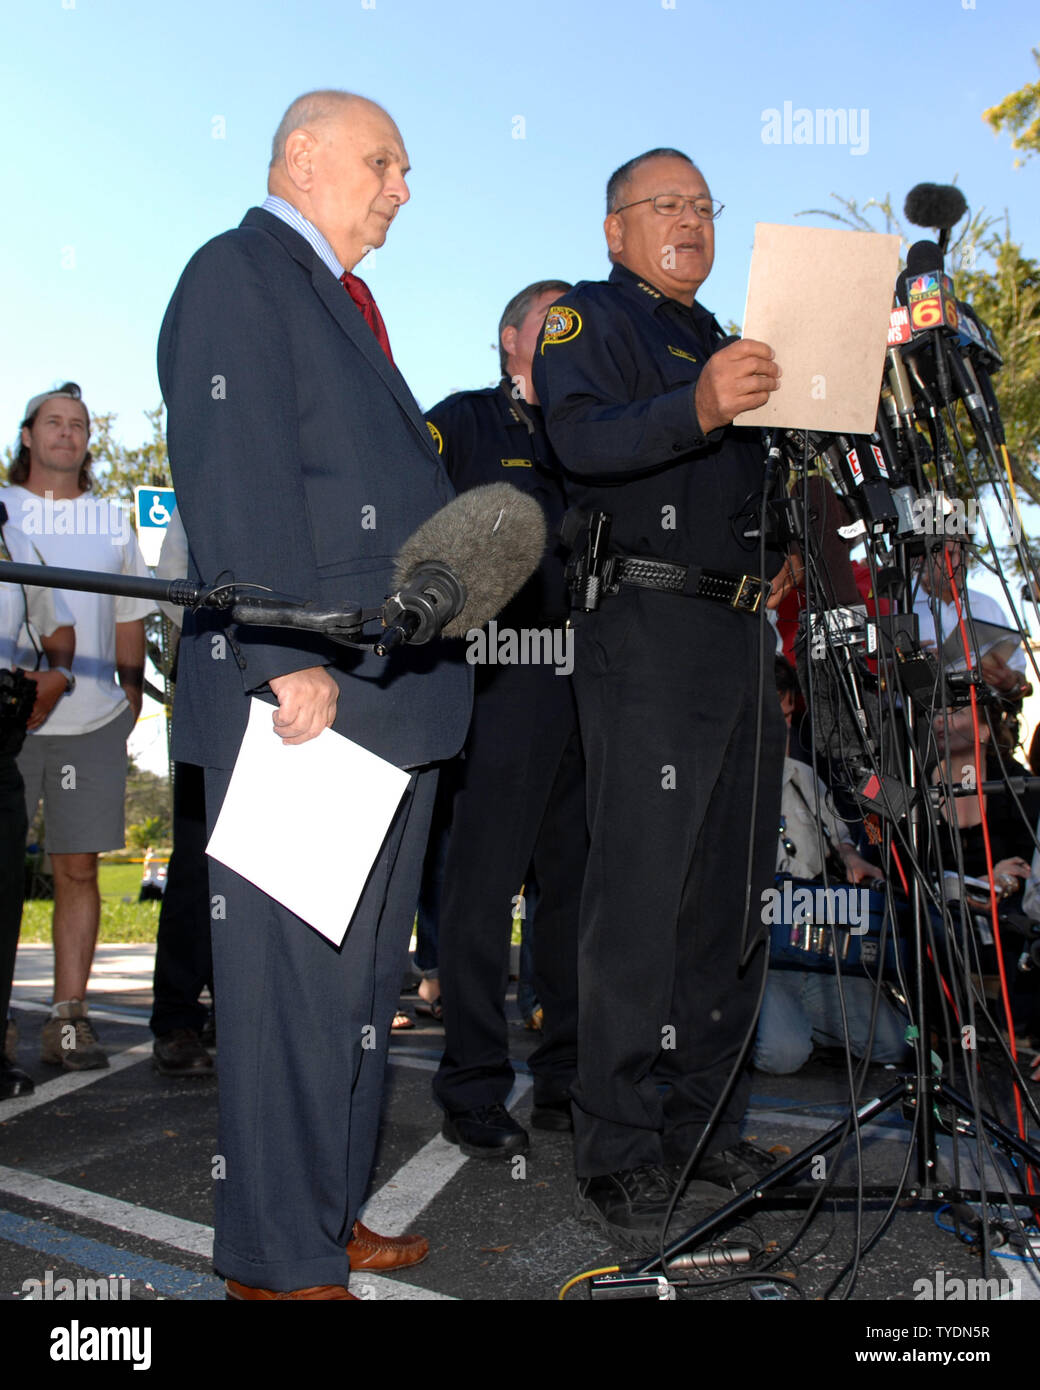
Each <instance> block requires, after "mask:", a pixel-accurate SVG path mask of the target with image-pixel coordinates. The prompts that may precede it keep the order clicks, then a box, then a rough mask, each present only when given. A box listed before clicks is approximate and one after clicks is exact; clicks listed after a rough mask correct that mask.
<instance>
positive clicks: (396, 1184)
mask: <svg viewBox="0 0 1040 1390" xmlns="http://www.w3.org/2000/svg"><path fill="white" fill-rule="evenodd" d="M400 1060H401V1062H402V1063H404V1064H405V1065H407V1064H408V1060H409V1059H407V1058H404V1057H402V1058H401V1059H400ZM531 1084H532V1083H531V1078H530V1077H528V1076H519V1077H517V1079H516V1081H515V1083H514V1085H513V1089H512V1091H511V1092H510V1094H509V1099H508V1101H507V1106H508V1107H511V1106H514V1105H515V1104H516V1103H517V1101H518V1100H520V1099H521V1097H522V1096H524V1095H526V1094H527V1092H528V1091H529V1090H530V1089H531ZM481 1161H482V1162H483V1161H484V1160H481ZM494 1161H495V1162H497V1163H501V1162H503V1161H504V1160H502V1159H496V1160H494ZM468 1162H469V1159H468V1158H467V1157H466V1155H465V1154H464V1153H463V1152H462V1150H461V1149H460V1148H459V1147H458V1145H457V1144H449V1143H448V1141H447V1139H442V1138H441V1136H440V1135H439V1134H438V1135H437V1137H436V1138H435V1139H431V1140H430V1142H429V1143H428V1144H424V1145H423V1146H422V1148H421V1149H420V1150H419V1152H418V1153H417V1154H416V1155H415V1156H414V1157H413V1158H410V1159H409V1160H408V1162H407V1163H406V1164H404V1166H403V1167H401V1168H398V1170H397V1172H396V1173H395V1174H394V1175H393V1177H392V1178H390V1179H389V1181H387V1182H385V1183H384V1184H383V1186H382V1187H381V1188H380V1189H379V1191H378V1192H374V1193H373V1194H372V1196H371V1197H369V1199H368V1201H367V1202H366V1203H365V1205H364V1206H363V1207H362V1208H361V1213H360V1215H361V1219H362V1220H363V1221H364V1223H365V1225H366V1226H370V1227H371V1228H372V1230H374V1231H381V1232H382V1233H383V1234H384V1235H389V1236H399V1235H401V1234H403V1232H405V1231H407V1230H408V1228H409V1227H410V1226H411V1225H412V1224H413V1222H414V1221H415V1219H416V1217H417V1216H419V1215H420V1213H421V1212H423V1211H425V1209H426V1208H427V1207H428V1206H429V1205H430V1203H431V1202H432V1201H433V1199H434V1198H435V1197H436V1196H437V1194H438V1193H439V1192H440V1191H441V1190H442V1189H443V1188H445V1187H446V1186H447V1185H448V1183H449V1182H451V1180H452V1178H453V1177H454V1176H455V1174H456V1173H457V1172H458V1171H459V1170H460V1169H461V1168H462V1167H463V1166H464V1165H465V1164H466V1163H468Z"/></svg>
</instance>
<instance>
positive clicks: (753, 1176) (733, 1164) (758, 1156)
mask: <svg viewBox="0 0 1040 1390" xmlns="http://www.w3.org/2000/svg"><path fill="white" fill-rule="evenodd" d="M775 1167H776V1157H775V1155H774V1154H770V1153H766V1151H765V1149H760V1148H758V1146H757V1145H755V1144H751V1143H749V1142H748V1141H747V1140H746V1139H742V1140H741V1141H740V1143H739V1144H734V1145H733V1147H732V1148H731V1149H723V1150H722V1152H721V1153H717V1154H709V1155H708V1156H707V1158H702V1159H701V1160H700V1162H699V1163H698V1164H697V1167H696V1168H695V1169H694V1170H693V1176H694V1177H695V1178H699V1179H701V1180H702V1181H703V1182H713V1183H718V1184H719V1186H720V1187H728V1188H729V1189H730V1190H731V1191H732V1192H743V1190H744V1189H745V1188H746V1187H754V1185H755V1183H756V1182H761V1180H762V1179H763V1178H765V1177H768V1176H769V1174H770V1173H771V1172H772V1171H773V1169H774V1168H775Z"/></svg>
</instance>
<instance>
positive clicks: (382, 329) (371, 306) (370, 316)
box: [339, 270, 396, 367]
mask: <svg viewBox="0 0 1040 1390" xmlns="http://www.w3.org/2000/svg"><path fill="white" fill-rule="evenodd" d="M339 282H340V284H341V285H342V286H343V288H344V289H345V290H346V292H347V294H349V295H350V297H351V299H352V300H353V301H354V303H355V304H356V305H357V306H358V308H359V309H360V310H361V312H362V314H363V315H364V316H365V322H366V323H367V324H368V326H369V328H371V330H372V332H373V333H374V334H375V335H376V342H377V343H378V344H379V346H380V347H381V348H382V349H383V351H384V352H385V353H386V356H387V360H388V361H389V363H390V365H391V367H393V366H396V363H395V362H394V358H393V354H392V353H391V351H390V339H389V338H388V337H387V336H386V324H385V323H384V322H383V316H382V314H381V313H380V312H379V309H378V308H377V306H376V302H375V300H374V299H373V298H372V291H371V290H370V289H369V288H368V286H367V285H366V284H365V282H364V280H362V279H361V277H360V275H351V273H350V271H349V270H345V271H344V272H343V274H342V275H341V276H340V277H339Z"/></svg>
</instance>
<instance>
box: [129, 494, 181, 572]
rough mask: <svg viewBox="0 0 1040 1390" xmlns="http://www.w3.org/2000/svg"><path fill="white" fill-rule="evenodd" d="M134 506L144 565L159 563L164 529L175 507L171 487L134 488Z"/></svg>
mask: <svg viewBox="0 0 1040 1390" xmlns="http://www.w3.org/2000/svg"><path fill="white" fill-rule="evenodd" d="M134 506H135V510H136V513H137V539H138V542H139V543H140V546H141V554H142V555H143V556H144V562H145V564H146V565H151V566H152V567H153V568H154V566H155V565H157V564H158V563H159V551H160V550H161V549H162V543H163V539H164V537H165V535H166V528H167V527H168V526H169V524H170V517H171V516H172V515H173V513H174V510H175V508H176V506H177V498H176V497H175V496H174V492H173V488H172V487H135V488H134Z"/></svg>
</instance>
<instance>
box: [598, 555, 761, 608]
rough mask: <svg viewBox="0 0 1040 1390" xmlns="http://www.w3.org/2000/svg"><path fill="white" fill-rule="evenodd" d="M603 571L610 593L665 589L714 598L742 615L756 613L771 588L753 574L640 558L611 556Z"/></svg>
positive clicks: (636, 556) (666, 590) (606, 587)
mask: <svg viewBox="0 0 1040 1390" xmlns="http://www.w3.org/2000/svg"><path fill="white" fill-rule="evenodd" d="M604 569H605V573H604V576H603V579H604V592H607V593H609V592H610V590H611V589H614V590H615V592H616V586H617V585H618V584H633V585H635V586H636V587H637V588H640V589H662V590H664V592H665V593H669V594H685V595H687V596H688V597H693V598H707V599H711V600H713V602H715V603H724V604H726V605H727V607H729V608H735V609H736V610H737V611H738V612H740V613H757V612H758V609H759V607H760V605H761V603H762V599H763V597H764V596H765V595H767V594H768V593H769V590H770V588H771V585H770V583H769V580H768V579H759V578H758V576H757V575H754V574H724V573H723V572H722V571H721V570H709V569H702V568H701V566H700V565H673V564H671V563H670V562H669V561H667V560H650V559H645V558H644V557H642V556H639V555H611V556H609V557H608V558H607V561H606V564H605V566H604Z"/></svg>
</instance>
